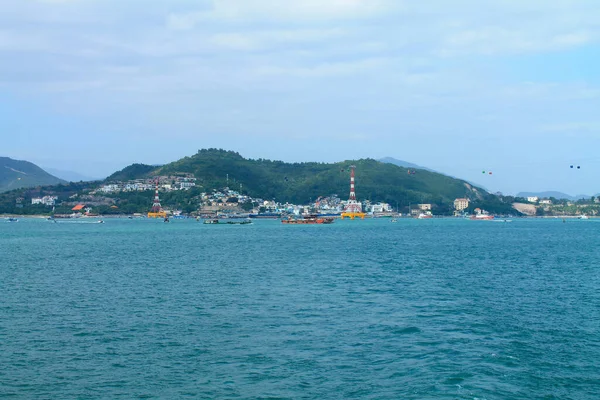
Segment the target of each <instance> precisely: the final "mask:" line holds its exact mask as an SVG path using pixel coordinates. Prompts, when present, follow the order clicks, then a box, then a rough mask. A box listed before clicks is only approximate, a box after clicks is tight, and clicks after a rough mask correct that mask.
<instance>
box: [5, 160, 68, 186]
mask: <svg viewBox="0 0 600 400" xmlns="http://www.w3.org/2000/svg"><path fill="white" fill-rule="evenodd" d="M59 183H65V181H64V180H62V179H59V178H57V177H55V176H53V175H50V174H49V173H47V172H46V171H44V170H43V169H41V168H40V167H38V166H37V165H35V164H33V163H30V162H29V161H20V160H13V159H12V158H8V157H0V192H5V191H8V190H13V189H20V188H27V187H34V186H40V185H57V184H59Z"/></svg>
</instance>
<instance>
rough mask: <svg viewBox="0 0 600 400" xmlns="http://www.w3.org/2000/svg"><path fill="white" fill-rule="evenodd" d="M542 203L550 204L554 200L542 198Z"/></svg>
mask: <svg viewBox="0 0 600 400" xmlns="http://www.w3.org/2000/svg"><path fill="white" fill-rule="evenodd" d="M540 204H546V205H550V204H552V200H548V199H546V200H540Z"/></svg>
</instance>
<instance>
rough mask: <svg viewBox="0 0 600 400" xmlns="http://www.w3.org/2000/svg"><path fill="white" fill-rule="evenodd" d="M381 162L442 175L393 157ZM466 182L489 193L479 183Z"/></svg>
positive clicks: (382, 159) (385, 158)
mask: <svg viewBox="0 0 600 400" xmlns="http://www.w3.org/2000/svg"><path fill="white" fill-rule="evenodd" d="M379 161H380V162H382V163H388V164H394V165H397V166H399V167H402V168H407V169H422V170H425V171H429V172H435V173H436V174H441V172H438V171H436V170H433V169H431V168H427V167H422V166H420V165H417V164H413V163H410V162H408V161H402V160H398V159H396V158H393V157H384V158H380V159H379ZM443 175H446V176H449V177H450V178H454V179H460V178H457V177H455V176H452V175H447V174H443ZM465 182H467V183H469V185H472V186H475V187H478V188H481V189H483V190H485V191H489V190H488V189H487V188H486V187H485V186H482V185H480V184H479V183H475V182H471V181H465Z"/></svg>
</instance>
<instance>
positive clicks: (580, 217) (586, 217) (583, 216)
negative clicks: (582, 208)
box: [578, 214, 590, 219]
mask: <svg viewBox="0 0 600 400" xmlns="http://www.w3.org/2000/svg"><path fill="white" fill-rule="evenodd" d="M578 219H590V217H588V216H587V215H585V214H581V215H580V216H579V218H578Z"/></svg>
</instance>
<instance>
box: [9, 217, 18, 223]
mask: <svg viewBox="0 0 600 400" xmlns="http://www.w3.org/2000/svg"><path fill="white" fill-rule="evenodd" d="M6 222H19V219H18V218H12V217H9V218H6Z"/></svg>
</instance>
